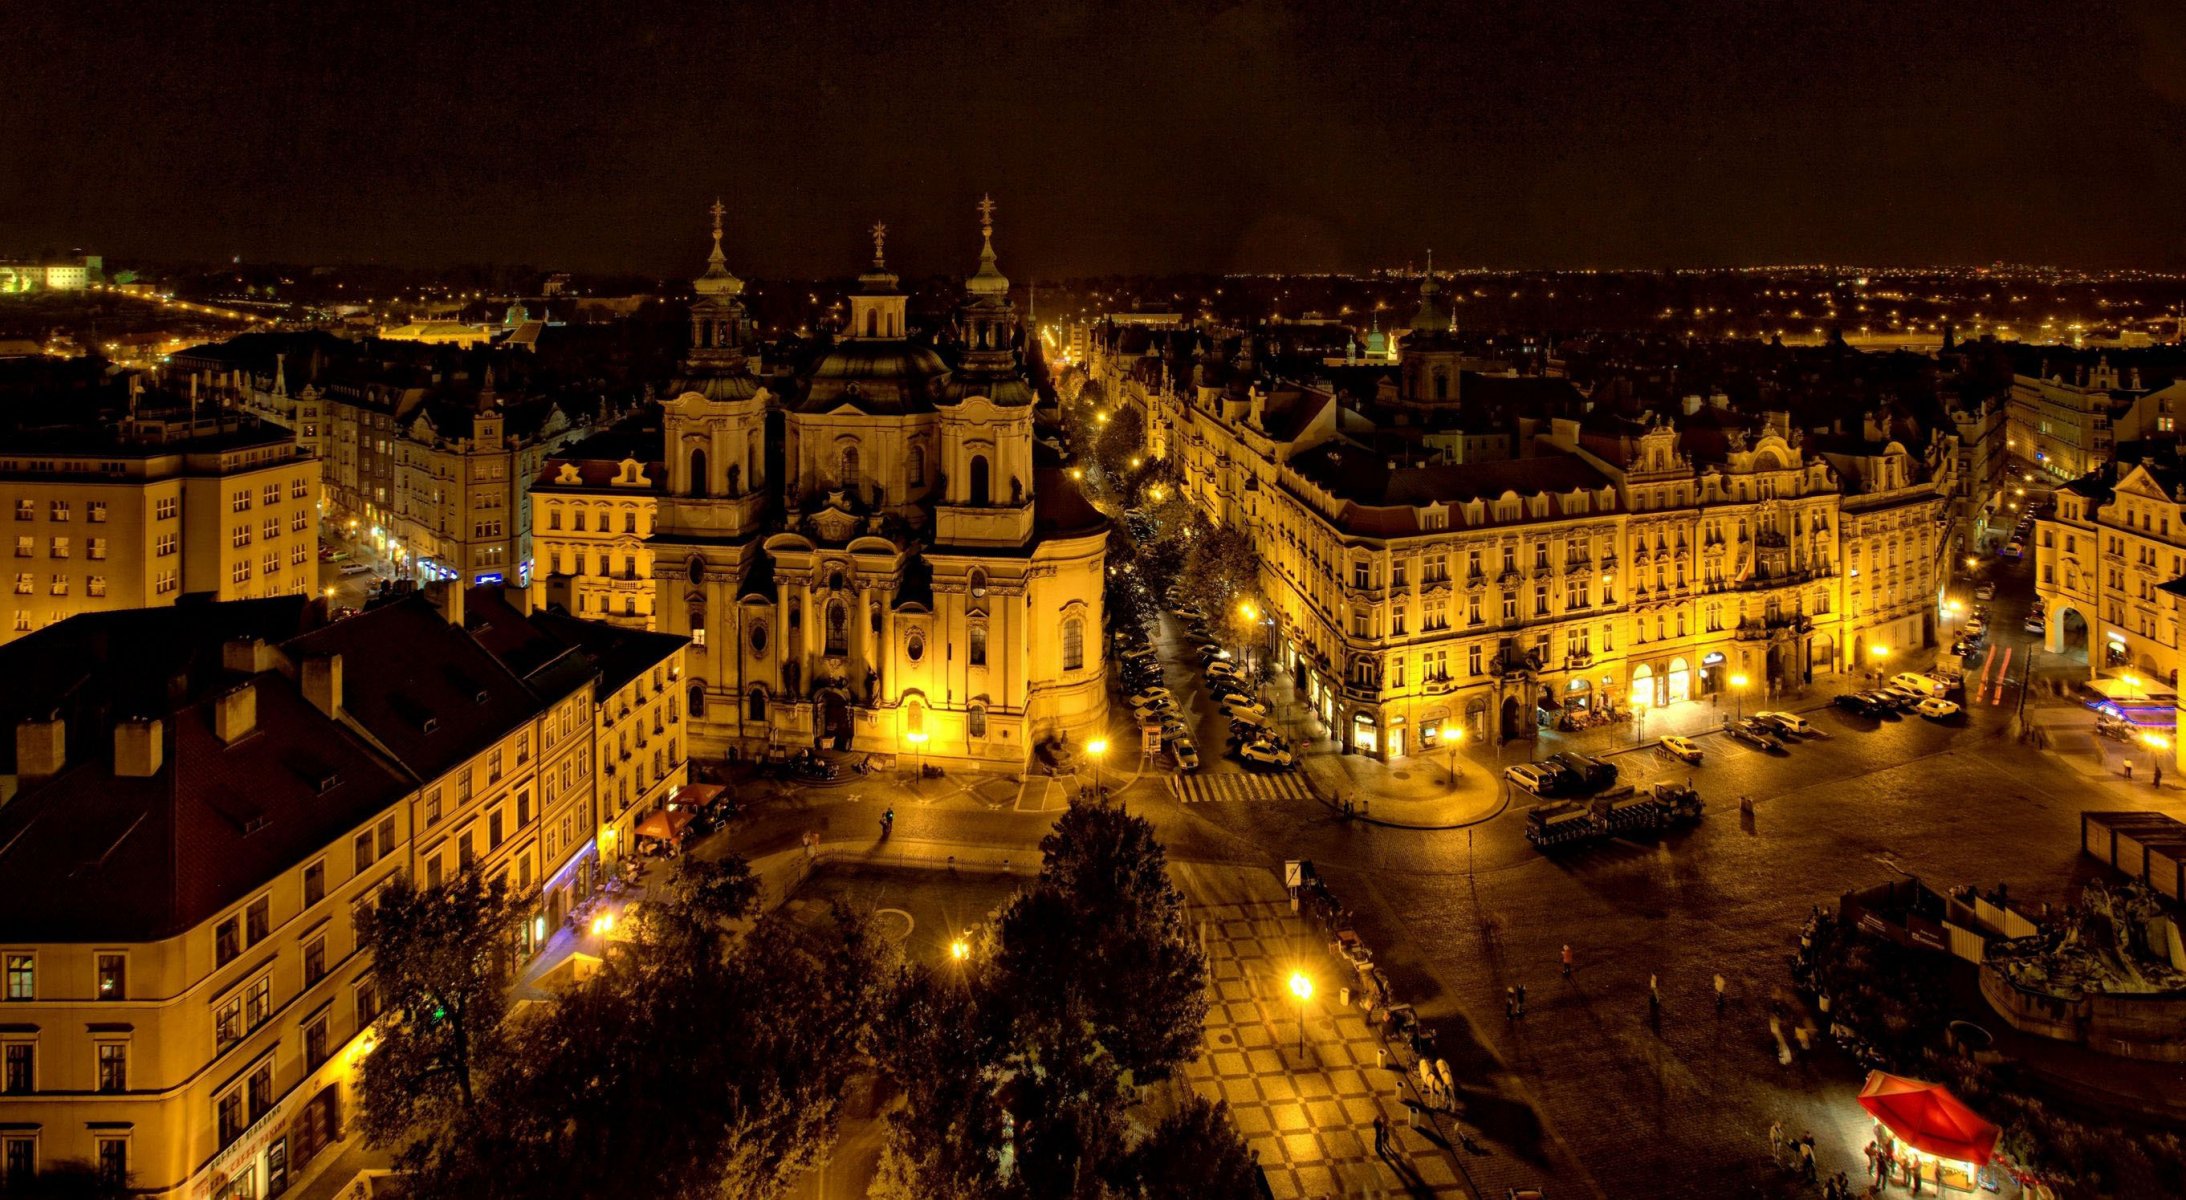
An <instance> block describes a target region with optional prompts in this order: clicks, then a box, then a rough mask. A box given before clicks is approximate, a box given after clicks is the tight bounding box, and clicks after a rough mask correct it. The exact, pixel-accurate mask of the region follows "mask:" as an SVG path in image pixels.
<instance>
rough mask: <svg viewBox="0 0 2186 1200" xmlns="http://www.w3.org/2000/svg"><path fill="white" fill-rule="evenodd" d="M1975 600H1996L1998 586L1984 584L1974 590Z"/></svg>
mask: <svg viewBox="0 0 2186 1200" xmlns="http://www.w3.org/2000/svg"><path fill="white" fill-rule="evenodd" d="M1973 598H1974V599H1976V600H1994V599H1996V585H1995V584H1993V583H1984V584H1982V585H1981V586H1980V587H1977V588H1975V589H1974V590H1973Z"/></svg>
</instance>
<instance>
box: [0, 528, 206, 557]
mask: <svg viewBox="0 0 2186 1200" xmlns="http://www.w3.org/2000/svg"><path fill="white" fill-rule="evenodd" d="M175 545H176V542H175V535H174V534H171V533H163V534H161V535H160V536H159V553H161V554H163V555H165V554H173V553H174V552H175ZM74 548H75V543H74V542H73V541H72V540H70V539H68V538H65V537H57V538H53V539H52V540H51V541H50V542H49V543H48V545H47V554H46V557H48V558H67V557H69V556H70V554H72V553H73V552H74ZM84 556H85V557H86V558H91V559H95V560H98V561H102V562H103V561H104V560H105V559H106V539H105V538H102V537H95V538H85V539H84ZM15 557H17V558H36V557H38V539H37V538H34V537H19V538H16V539H15Z"/></svg>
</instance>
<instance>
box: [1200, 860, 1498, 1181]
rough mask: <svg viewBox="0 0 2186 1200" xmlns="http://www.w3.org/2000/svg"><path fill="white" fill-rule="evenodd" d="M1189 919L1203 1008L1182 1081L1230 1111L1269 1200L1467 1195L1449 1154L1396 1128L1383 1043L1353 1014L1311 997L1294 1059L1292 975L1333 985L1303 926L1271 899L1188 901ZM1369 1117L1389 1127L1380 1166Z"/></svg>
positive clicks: (1397, 1108)
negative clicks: (1302, 969)
mask: <svg viewBox="0 0 2186 1200" xmlns="http://www.w3.org/2000/svg"><path fill="white" fill-rule="evenodd" d="M1192 916H1193V918H1194V919H1196V920H1197V921H1198V922H1199V929H1200V932H1201V938H1202V940H1203V942H1204V944H1205V946H1206V951H1207V967H1208V983H1207V988H1208V992H1209V1003H1208V1006H1207V1022H1206V1039H1205V1043H1204V1046H1203V1048H1202V1052H1201V1055H1200V1058H1199V1060H1198V1061H1197V1062H1195V1063H1192V1064H1191V1065H1190V1066H1188V1067H1186V1068H1185V1080H1186V1081H1187V1082H1188V1083H1189V1084H1190V1086H1191V1087H1192V1088H1193V1089H1194V1090H1195V1091H1197V1092H1198V1093H1199V1094H1200V1095H1203V1096H1205V1097H1207V1098H1208V1099H1210V1100H1222V1101H1225V1102H1227V1103H1228V1104H1229V1106H1230V1115H1231V1117H1232V1119H1233V1120H1235V1121H1236V1123H1237V1128H1238V1131H1239V1132H1240V1133H1242V1134H1243V1135H1244V1137H1245V1141H1246V1144H1247V1145H1249V1146H1250V1147H1251V1148H1252V1151H1253V1155H1254V1157H1255V1158H1257V1159H1258V1160H1259V1163H1260V1167H1261V1169H1262V1170H1263V1171H1264V1172H1266V1174H1267V1180H1268V1187H1269V1190H1270V1191H1272V1192H1273V1193H1274V1195H1275V1198H1276V1200H1317V1198H1319V1197H1332V1196H1346V1197H1354V1196H1355V1197H1382V1196H1388V1197H1397V1196H1436V1197H1465V1196H1468V1195H1469V1193H1468V1192H1466V1191H1465V1189H1464V1188H1463V1187H1461V1186H1460V1185H1459V1183H1458V1177H1457V1171H1456V1168H1455V1165H1454V1164H1453V1163H1452V1161H1451V1160H1450V1158H1449V1156H1448V1153H1447V1152H1446V1151H1444V1150H1442V1149H1441V1148H1439V1147H1437V1146H1435V1145H1433V1144H1432V1143H1429V1142H1428V1141H1426V1140H1425V1139H1424V1138H1422V1137H1420V1136H1419V1135H1418V1134H1416V1133H1413V1132H1410V1131H1408V1130H1406V1129H1405V1110H1404V1105H1403V1100H1402V1096H1401V1095H1400V1093H1399V1090H1398V1089H1399V1086H1400V1080H1399V1077H1398V1075H1397V1074H1396V1072H1395V1071H1394V1070H1390V1069H1384V1068H1381V1067H1377V1066H1376V1065H1375V1064H1376V1052H1377V1051H1378V1050H1379V1049H1380V1048H1381V1042H1380V1040H1379V1039H1378V1038H1376V1037H1375V1036H1374V1034H1373V1033H1372V1032H1371V1031H1370V1030H1369V1029H1368V1027H1367V1024H1366V1019H1365V1017H1364V1015H1363V1014H1362V1013H1361V1012H1360V1011H1359V1010H1358V1009H1357V1008H1343V1007H1339V1006H1338V1003H1337V1001H1338V997H1337V995H1335V994H1333V993H1330V994H1316V995H1315V997H1314V998H1313V1000H1312V1002H1311V1003H1310V1004H1309V1005H1308V1006H1307V1012H1308V1016H1307V1020H1306V1030H1305V1046H1306V1049H1305V1053H1304V1056H1303V1057H1302V1058H1301V1056H1300V1055H1299V1051H1298V1000H1297V997H1295V996H1293V995H1292V994H1291V992H1290V988H1289V978H1290V973H1291V971H1292V970H1293V969H1295V968H1296V967H1297V966H1298V964H1301V963H1303V964H1307V965H1308V966H1309V968H1310V969H1311V970H1312V971H1313V972H1314V973H1315V974H1317V975H1318V976H1319V977H1320V984H1321V986H1323V987H1328V986H1331V985H1330V980H1331V979H1332V976H1331V975H1330V973H1329V970H1328V967H1327V962H1328V955H1327V953H1326V951H1325V949H1324V948H1322V947H1321V946H1320V945H1319V944H1318V938H1317V936H1316V935H1315V933H1314V932H1313V930H1312V929H1311V927H1310V926H1308V925H1307V924H1306V922H1304V921H1303V920H1301V919H1299V918H1297V917H1294V916H1292V915H1291V913H1290V908H1289V905H1288V904H1287V903H1284V902H1278V901H1251V902H1241V903H1229V904H1203V905H1195V906H1193V909H1192ZM1377 1113H1378V1114H1380V1115H1382V1116H1384V1117H1387V1118H1388V1120H1389V1126H1390V1142H1391V1153H1390V1154H1389V1156H1388V1157H1387V1158H1386V1159H1385V1158H1383V1157H1382V1156H1378V1155H1376V1154H1375V1153H1374V1117H1375V1115H1376V1114H1377ZM1391 1160H1394V1161H1395V1162H1397V1163H1402V1164H1404V1167H1405V1171H1402V1172H1400V1170H1399V1168H1398V1167H1397V1166H1395V1165H1392V1161H1391ZM1407 1172H1408V1173H1409V1175H1410V1178H1407Z"/></svg>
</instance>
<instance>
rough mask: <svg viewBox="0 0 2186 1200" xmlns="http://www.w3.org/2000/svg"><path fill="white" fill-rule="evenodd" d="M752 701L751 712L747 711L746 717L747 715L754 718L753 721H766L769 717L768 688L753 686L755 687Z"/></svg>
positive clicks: (752, 691)
mask: <svg viewBox="0 0 2186 1200" xmlns="http://www.w3.org/2000/svg"><path fill="white" fill-rule="evenodd" d="M750 703H751V708H750V711H749V712H747V713H746V714H745V715H746V717H747V718H749V719H750V720H753V721H764V720H766V719H767V689H765V688H753V689H752V690H751V702H750Z"/></svg>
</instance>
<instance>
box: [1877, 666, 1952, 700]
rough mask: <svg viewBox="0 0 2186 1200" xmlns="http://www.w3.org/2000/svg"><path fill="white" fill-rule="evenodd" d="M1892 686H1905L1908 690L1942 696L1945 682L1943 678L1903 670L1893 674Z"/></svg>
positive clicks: (1925, 694)
mask: <svg viewBox="0 0 2186 1200" xmlns="http://www.w3.org/2000/svg"><path fill="white" fill-rule="evenodd" d="M1890 686H1891V687H1900V688H1904V689H1905V690H1906V691H1908V692H1918V693H1920V694H1921V695H1923V696H1940V695H1942V694H1943V682H1942V681H1941V680H1938V679H1933V678H1931V677H1929V676H1926V675H1921V674H1917V673H1915V672H1912V671H1901V672H1899V673H1898V674H1896V675H1892V676H1891V677H1890Z"/></svg>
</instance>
